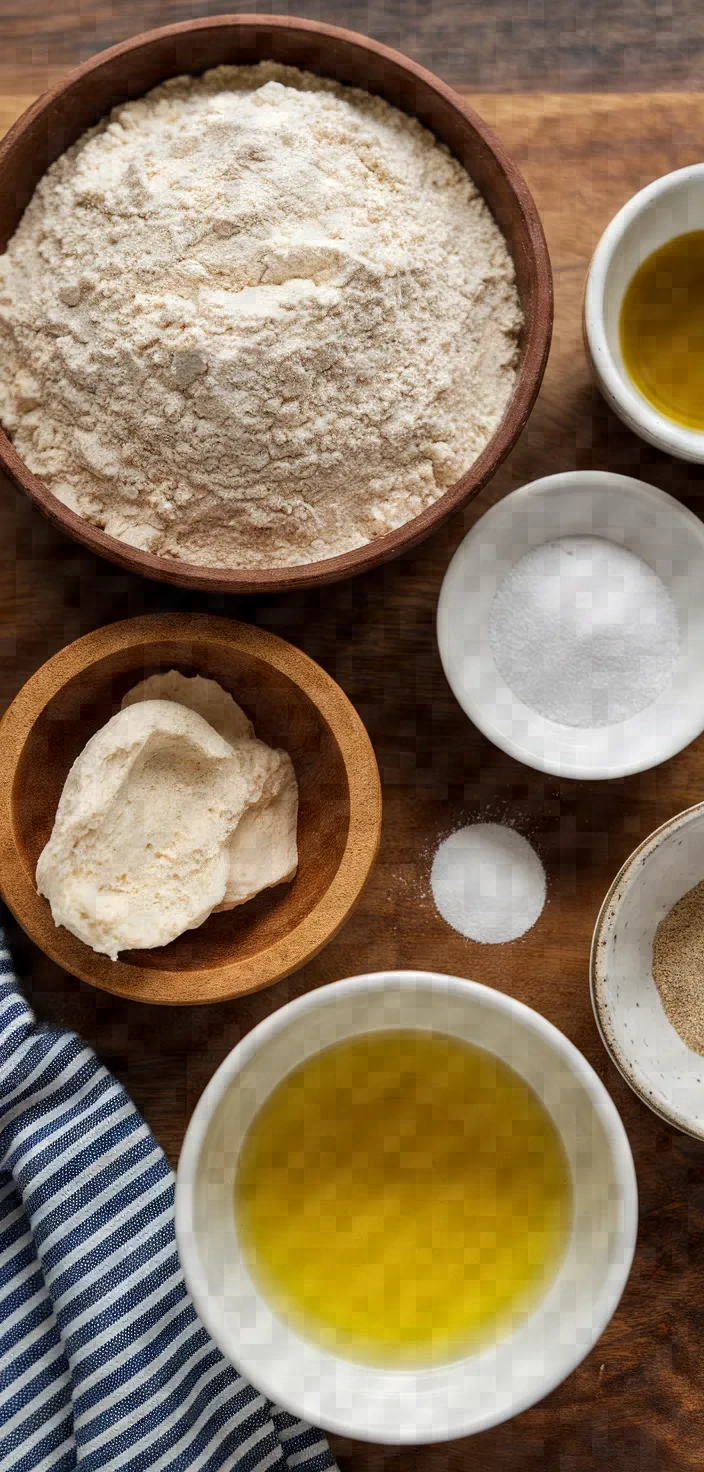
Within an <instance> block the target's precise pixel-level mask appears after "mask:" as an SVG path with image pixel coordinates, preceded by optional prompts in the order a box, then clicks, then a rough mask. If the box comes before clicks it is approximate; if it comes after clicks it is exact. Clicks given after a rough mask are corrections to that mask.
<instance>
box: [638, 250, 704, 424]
mask: <svg viewBox="0 0 704 1472" xmlns="http://www.w3.org/2000/svg"><path fill="white" fill-rule="evenodd" d="M619 334H620V341H621V356H622V358H623V362H624V365H625V367H626V371H627V372H628V375H629V377H630V378H631V379H632V381H633V383H634V384H635V386H636V388H637V389H639V390H640V392H641V393H642V394H643V396H644V398H646V399H647V400H648V402H649V403H651V404H652V405H653V408H655V409H657V410H658V411H659V412H660V413H661V414H664V415H666V417H667V418H668V419H672V420H674V421H675V423H676V424H682V425H685V426H686V428H687V429H701V430H704V230H690V231H688V232H687V233H686V234H684V235H677V236H675V238H674V240H668V241H667V242H666V243H665V245H661V246H660V248H659V249H658V250H655V251H653V252H652V254H651V255H649V256H647V257H646V259H645V260H644V261H643V262H642V264H641V265H640V266H639V267H638V270H637V271H636V273H635V276H634V277H633V278H632V280H631V281H630V282H629V285H628V287H627V289H626V293H625V295H624V298H623V304H622V306H621V316H620V322H619Z"/></svg>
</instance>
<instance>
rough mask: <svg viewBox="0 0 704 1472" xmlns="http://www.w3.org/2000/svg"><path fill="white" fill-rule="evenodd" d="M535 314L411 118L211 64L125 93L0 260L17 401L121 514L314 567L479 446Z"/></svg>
mask: <svg viewBox="0 0 704 1472" xmlns="http://www.w3.org/2000/svg"><path fill="white" fill-rule="evenodd" d="M521 323H522V317H521V312H520V308H519V303H518V294H517V289H516V284H515V277H514V271H513V265H512V262H511V259H510V256H509V253H508V249H507V246H506V243H505V240H504V238H503V236H502V234H501V232H500V230H499V228H498V226H497V225H496V223H495V222H494V220H493V218H492V216H491V214H490V212H489V210H488V208H487V206H486V205H485V203H484V201H483V199H482V198H481V196H480V195H479V193H478V191H477V189H476V186H475V185H474V183H473V182H472V180H471V179H470V178H469V176H468V175H467V173H466V171H465V170H464V169H463V168H462V166H461V165H460V164H459V162H458V161H457V160H456V159H454V158H453V157H452V156H451V155H450V153H449V152H448V150H447V149H446V148H445V147H444V146H443V145H441V144H439V143H438V142H437V140H436V139H435V138H434V137H433V136H432V134H430V133H429V132H428V131H427V130H426V129H424V128H423V127H422V126H421V125H420V124H419V123H418V122H417V121H415V120H414V119H412V118H409V117H407V116H406V115H405V114H403V113H401V112H399V111H397V110H396V109H394V108H392V107H390V106H389V105H388V104H387V103H386V102H384V101H383V100H382V99H380V98H378V97H371V96H370V95H369V94H367V93H366V92H363V91H359V90H356V89H351V88H346V87H342V86H339V85H338V84H337V83H334V82H331V81H327V80H325V79H321V78H317V77H314V76H312V75H310V74H306V73H303V72H300V71H297V70H295V69H293V68H285V67H280V66H277V65H274V64H271V63H262V64H260V65H259V66H255V67H234V68H233V67H222V68H218V69H217V70H215V71H211V72H208V73H206V74H205V76H203V77H201V78H197V79H194V78H192V77H179V78H176V79H174V80H171V81H169V82H167V83H165V84H164V85H162V86H160V87H158V88H157V89H156V90H155V91H153V92H151V93H149V94H148V95H147V96H146V97H145V98H143V99H141V100H139V101H134V102H128V103H126V104H124V105H123V106H121V107H118V108H117V109H115V111H114V112H112V113H111V114H110V116H109V117H107V118H105V119H103V121H102V122H101V123H100V124H99V125H98V126H97V127H96V128H93V129H91V130H90V132H88V133H86V134H85V135H84V137H82V138H81V139H79V141H78V142H77V143H76V144H74V145H73V146H72V147H71V148H69V150H68V151H67V152H66V153H65V154H64V155H63V156H62V157H60V158H59V159H58V160H57V161H56V162H55V163H54V164H53V165H52V166H51V168H50V169H49V171H48V173H47V174H46V175H45V177H44V178H43V179H42V181H41V182H40V184H39V186H38V188H37V190H36V192H35V194H34V197H33V199H32V200H31V202H30V204H29V206H28V208H27V210H26V211H25V214H24V217H23V219H22V221H21V222H20V225H19V227H18V229H17V231H16V233H15V235H14V237H13V239H12V240H11V241H10V244H9V246H8V248H7V252H6V254H5V255H4V256H3V257H0V419H1V420H2V423H3V424H4V426H5V428H6V429H7V431H8V433H9V434H10V436H11V438H12V440H13V442H14V445H15V448H16V450H17V451H18V453H19V454H20V455H21V456H22V458H23V460H24V461H25V462H26V464H27V465H28V466H29V468H30V469H31V470H32V471H34V472H35V473H36V474H37V475H38V476H40V477H41V478H42V480H43V481H44V482H45V484H46V485H47V486H48V487H49V488H50V490H51V491H53V493H54V494H55V495H56V496H57V497H58V498H59V499H60V500H61V501H63V502H64V503H65V504H66V505H67V506H70V507H71V508H73V510H74V511H76V512H77V513H78V514H79V515H80V516H81V517H84V518H85V519H86V520H87V521H89V522H91V523H92V524H93V525H95V526H97V527H101V528H103V529H104V530H105V531H107V532H109V533H110V534H111V535H112V536H115V537H118V538H121V539H122V540H123V541H125V542H128V543H131V544H133V545H134V546H136V547H141V548H144V549H147V550H149V551H151V552H154V553H157V554H159V555H161V556H165V557H170V558H177V559H182V560H186V561H188V562H192V563H197V564H201V565H207V566H225V567H244V568H256V567H273V566H287V565H294V564H298V563H305V562H310V561H315V560H317V559H320V558H323V557H329V556H333V555H336V554H338V553H342V552H345V551H348V550H351V549H353V548H355V547H359V546H362V545H364V544H365V543H367V542H369V541H370V540H372V539H373V538H375V537H378V536H380V535H382V534H383V533H385V532H388V531H390V530H391V529H392V528H395V527H398V526H401V525H402V524H403V523H404V522H406V521H408V520H409V519H410V518H411V517H414V516H416V515H417V514H418V513H419V512H421V511H422V510H423V509H424V508H425V507H427V506H430V505H431V504H432V503H433V502H434V501H435V500H436V499H437V498H438V496H440V495H441V494H442V493H443V491H445V490H446V489H447V488H448V487H449V486H450V485H452V484H453V483H454V482H455V481H456V480H457V478H458V477H459V476H460V475H461V474H462V473H463V472H464V471H466V470H467V469H468V468H469V466H470V465H471V464H472V462H473V461H474V460H475V459H476V457H477V456H478V455H479V453H480V452H481V450H482V449H483V448H484V446H485V445H486V444H487V442H488V440H489V439H490V438H491V435H492V434H493V432H494V430H495V429H496V428H497V426H498V424H499V422H500V420H501V418H502V416H503V413H504V410H505V408H506V406H507V403H508V401H509V399H510V397H511V393H512V391H513V387H514V383H515V378H516V367H517V339H518V334H519V331H520V327H521Z"/></svg>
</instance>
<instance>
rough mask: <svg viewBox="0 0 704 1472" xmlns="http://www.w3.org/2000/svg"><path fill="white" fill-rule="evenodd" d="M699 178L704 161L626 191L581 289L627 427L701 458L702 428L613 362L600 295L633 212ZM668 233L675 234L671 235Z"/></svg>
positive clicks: (592, 346) (595, 358) (659, 445)
mask: <svg viewBox="0 0 704 1472" xmlns="http://www.w3.org/2000/svg"><path fill="white" fill-rule="evenodd" d="M703 178H704V163H699V164H687V165H685V167H684V168H681V169H673V170H672V171H671V172H670V173H668V174H662V175H661V176H660V178H658V179H654V180H653V181H652V183H650V184H646V185H645V187H644V188H643V189H639V190H638V192H637V193H636V194H634V195H632V196H631V198H630V199H628V200H627V201H626V203H625V204H624V205H622V206H621V209H620V210H618V211H617V213H616V214H615V215H614V217H613V219H612V220H611V221H610V223H609V224H608V225H607V227H606V229H605V230H604V233H603V235H602V236H601V238H600V240H599V241H598V244H597V246H596V249H595V251H594V254H593V256H592V259H591V262H590V265H589V270H588V272H587V280H586V284H585V289H584V333H585V338H586V343H587V349H588V352H589V356H590V358H591V360H592V366H593V368H594V371H595V373H596V375H597V379H598V381H599V386H600V388H601V390H602V392H603V393H604V395H605V397H606V399H607V401H608V402H609V404H610V405H611V407H612V408H613V409H614V410H615V411H616V413H617V414H618V415H619V417H620V418H621V419H623V421H624V423H625V424H626V425H627V426H628V428H629V429H631V430H633V432H634V433H635V434H637V435H640V437H641V438H642V439H644V440H646V441H647V443H648V444H651V445H654V446H655V448H656V449H658V450H665V451H666V453H667V454H670V455H674V456H676V457H677V458H679V459H683V460H691V461H693V462H695V463H697V462H701V461H704V429H702V430H697V429H689V428H687V426H686V425H684V424H678V423H677V422H676V420H673V419H669V418H668V417H667V415H666V414H662V413H661V412H660V410H659V409H656V408H655V405H654V404H651V403H650V402H649V400H648V399H646V398H645V396H644V395H643V394H641V393H640V392H639V390H638V389H637V388H636V386H635V384H634V383H631V381H630V379H628V378H624V376H623V374H622V373H620V372H619V371H618V369H617V367H616V364H615V362H614V357H613V353H612V351H611V348H610V346H609V341H608V338H607V335H606V328H605V317H604V295H605V291H606V282H607V279H608V275H609V270H610V267H611V263H612V260H613V257H614V254H615V252H616V250H617V249H618V247H619V245H620V244H621V243H622V241H623V240H624V238H625V236H626V234H627V233H628V231H629V230H630V229H631V227H632V226H633V224H634V222H635V221H636V220H637V219H638V217H639V216H641V215H643V214H645V213H646V212H647V211H648V210H649V209H650V208H651V206H652V205H653V204H655V203H656V201H657V200H659V199H660V198H661V197H662V196H663V195H666V194H668V193H670V192H671V191H672V190H673V189H679V188H680V187H681V186H682V185H683V184H687V183H689V181H690V180H694V179H696V180H701V179H703ZM670 238H671V239H674V238H675V236H674V235H673V236H671V237H670Z"/></svg>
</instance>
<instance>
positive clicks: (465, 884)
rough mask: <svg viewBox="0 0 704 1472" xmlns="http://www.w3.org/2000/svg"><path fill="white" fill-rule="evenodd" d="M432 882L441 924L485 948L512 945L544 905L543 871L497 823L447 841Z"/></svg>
mask: <svg viewBox="0 0 704 1472" xmlns="http://www.w3.org/2000/svg"><path fill="white" fill-rule="evenodd" d="M430 883H431V888H432V891H433V899H434V900H435V904H436V905H437V908H438V910H439V911H440V914H441V915H442V918H443V920H446V921H447V923H448V925H451V926H452V928H453V930H458V931H459V933H460V935H465V936H467V938H468V939H469V940H477V941H481V942H482V943H483V944H484V945H501V944H502V943H504V942H506V941H509V940H516V939H517V937H518V936H519V935H523V934H524V933H525V931H526V930H530V928H531V926H532V925H535V922H536V920H537V919H538V917H539V915H540V913H541V911H542V909H543V906H544V904H545V870H544V868H543V866H542V864H541V862H540V859H539V858H538V855H537V853H536V852H535V849H534V848H533V847H532V845H531V844H530V843H529V842H528V840H527V838H523V837H522V835H521V834H520V833H516V832H515V830H514V829H513V828H506V827H504V826H503V824H500V823H473V824H471V825H470V826H469V827H467V828H460V829H458V831H457V832H456V833H453V834H451V836H450V837H449V838H446V839H445V841H444V843H441V844H440V847H439V848H438V850H437V853H436V854H435V858H434V860H433V867H432V870H431V874H430Z"/></svg>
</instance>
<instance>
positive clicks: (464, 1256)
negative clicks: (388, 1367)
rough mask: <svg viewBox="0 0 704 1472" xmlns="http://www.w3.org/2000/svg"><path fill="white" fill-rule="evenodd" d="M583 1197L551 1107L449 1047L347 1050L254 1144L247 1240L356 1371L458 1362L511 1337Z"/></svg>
mask: <svg viewBox="0 0 704 1472" xmlns="http://www.w3.org/2000/svg"><path fill="white" fill-rule="evenodd" d="M571 1201H572V1190H571V1183H570V1175H569V1166H568V1163H567V1159H566V1156H565V1153H564V1148H563V1146H562V1142H561V1140H560V1137H559V1135H558V1133H557V1130H556V1128H555V1126H554V1124H553V1123H552V1120H551V1119H550V1117H549V1116H548V1114H547V1112H546V1110H545V1108H544V1107H543V1105H542V1103H541V1102H540V1100H539V1099H538V1098H537V1096H536V1094H535V1093H534V1092H533V1091H532V1089H531V1088H529V1086H528V1085H527V1084H526V1083H525V1082H524V1081H523V1080H522V1079H521V1078H519V1076H518V1074H517V1073H515V1072H514V1071H513V1070H512V1069H511V1068H509V1067H507V1065H506V1064H504V1063H502V1062H500V1061H499V1060H498V1059H497V1058H495V1057H494V1056H493V1055H491V1054H489V1053H486V1052H484V1051H483V1050H480V1049H479V1048H476V1047H473V1046H469V1045H467V1044H465V1043H463V1042H461V1041H459V1040H458V1039H456V1038H452V1037H448V1036H446V1035H444V1034H441V1033H431V1032H421V1031H389V1032H380V1033H371V1034H367V1035H365V1036H362V1037H356V1038H352V1039H349V1040H346V1041H345V1042H342V1043H339V1044H335V1045H334V1046H333V1047H330V1048H327V1049H325V1050H324V1051H323V1052H321V1053H318V1054H317V1055H316V1056H315V1057H313V1058H310V1059H309V1060H308V1061H307V1062H305V1063H303V1064H302V1065H301V1066H300V1067H299V1068H297V1069H295V1071H294V1072H292V1073H291V1074H289V1076H288V1077H287V1078H286V1079H284V1081H283V1082H282V1083H281V1084H280V1085H279V1086H278V1088H277V1089H276V1090H275V1091H274V1092H273V1093H272V1094H271V1096H270V1097H269V1099H268V1100H267V1102H266V1103H265V1104H264V1106H263V1107H262V1109H261V1111H260V1113H259V1114H258V1115H257V1116H256V1118H255V1120H254V1122H253V1124H252V1125H251V1127H250V1130H249V1132H248V1134H247V1136H246V1138H245V1141H244V1144H243V1147H242V1151H241V1153H240V1160H239V1164H238V1169H237V1172H236V1180H235V1216H236V1222H237V1228H238V1235H239V1239H240V1242H241V1244H242V1249H243V1252H244V1254H245V1257H246V1260H247V1262H248V1266H249V1269H250V1272H251V1273H252V1276H253V1277H254V1279H255V1281H256V1282H258V1284H259V1286H260V1289H261V1291H262V1292H263V1293H264V1294H265V1296H266V1297H267V1298H268V1299H269V1302H270V1303H271V1305H272V1307H273V1308H274V1309H275V1310H277V1311H278V1312H279V1314H280V1315H281V1316H282V1317H283V1318H285V1319H287V1320H288V1322H289V1323H291V1324H292V1326H294V1327H296V1328H297V1329H299V1331H300V1332H302V1333H303V1334H305V1335H306V1336H307V1337H308V1338H309V1339H311V1338H312V1339H315V1340H316V1341H317V1342H318V1343H321V1344H323V1345H325V1346H327V1347H329V1348H334V1349H335V1350H336V1351H337V1352H338V1353H341V1354H343V1355H345V1356H346V1357H348V1358H352V1359H357V1360H362V1361H363V1362H366V1363H387V1364H398V1365H410V1364H423V1363H426V1364H427V1363H432V1362H436V1361H442V1360H449V1359H452V1358H453V1357H455V1356H457V1355H459V1354H461V1353H463V1352H466V1351H467V1350H468V1349H471V1348H474V1347H476V1346H477V1345H479V1344H481V1343H484V1342H487V1341H490V1340H492V1339H495V1338H496V1337H499V1336H500V1335H501V1334H502V1333H504V1332H506V1331H507V1330H508V1329H509V1328H510V1327H511V1326H512V1324H513V1323H514V1322H516V1320H517V1319H518V1318H520V1317H522V1316H523V1315H524V1314H525V1313H526V1312H527V1311H528V1310H529V1309H530V1308H531V1307H532V1306H533V1305H534V1304H535V1301H536V1299H537V1298H538V1297H539V1295H540V1293H541V1291H542V1290H543V1289H544V1287H545V1285H546V1284H547V1283H548V1282H549V1281H550V1279H551V1278H552V1276H553V1275H554V1272H555V1270H556V1268H557V1265H558V1263H559V1260H560V1258H561V1256H562V1253H563V1251H564V1247H565V1244H566V1240H567V1236H568V1233H569V1225H570V1214H571Z"/></svg>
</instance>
